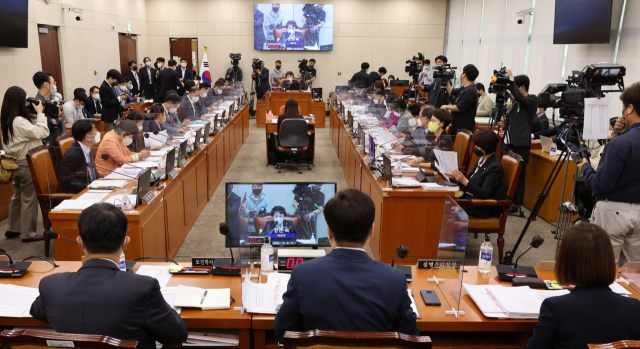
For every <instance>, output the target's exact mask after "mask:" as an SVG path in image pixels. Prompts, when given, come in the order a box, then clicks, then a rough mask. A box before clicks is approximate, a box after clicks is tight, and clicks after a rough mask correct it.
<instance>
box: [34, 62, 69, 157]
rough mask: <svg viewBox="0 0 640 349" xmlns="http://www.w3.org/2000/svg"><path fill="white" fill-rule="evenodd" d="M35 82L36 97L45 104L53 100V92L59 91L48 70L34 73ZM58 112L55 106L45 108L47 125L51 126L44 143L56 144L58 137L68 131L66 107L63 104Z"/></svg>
mask: <svg viewBox="0 0 640 349" xmlns="http://www.w3.org/2000/svg"><path fill="white" fill-rule="evenodd" d="M33 84H34V85H35V86H36V88H37V89H38V93H37V94H36V99H38V100H40V101H42V102H43V104H44V105H46V104H47V103H50V102H51V99H52V98H53V94H54V93H57V92H58V88H57V87H56V82H55V80H54V78H53V76H51V74H50V73H47V72H41V71H40V72H37V73H35V74H34V75H33ZM60 107H62V108H61V109H59V110H58V112H54V109H53V108H45V110H44V114H45V116H46V117H47V127H48V128H49V137H47V138H45V139H43V140H42V141H43V143H44V144H49V145H53V144H55V140H56V138H58V137H60V136H62V135H63V134H65V133H67V129H66V127H65V126H64V107H63V106H62V105H61V106H60Z"/></svg>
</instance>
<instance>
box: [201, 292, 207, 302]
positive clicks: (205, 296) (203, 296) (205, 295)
mask: <svg viewBox="0 0 640 349" xmlns="http://www.w3.org/2000/svg"><path fill="white" fill-rule="evenodd" d="M205 298H207V290H204V294H203V295H202V300H201V301H200V305H202V303H203V302H204V299H205Z"/></svg>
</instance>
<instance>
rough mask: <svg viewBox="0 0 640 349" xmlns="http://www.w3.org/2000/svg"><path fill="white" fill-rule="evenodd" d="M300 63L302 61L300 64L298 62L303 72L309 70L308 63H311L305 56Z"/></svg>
mask: <svg viewBox="0 0 640 349" xmlns="http://www.w3.org/2000/svg"><path fill="white" fill-rule="evenodd" d="M298 63H300V64H298V69H299V70H300V72H301V73H302V72H304V71H307V64H309V61H308V60H306V59H305V58H303V59H301V60H299V61H298Z"/></svg>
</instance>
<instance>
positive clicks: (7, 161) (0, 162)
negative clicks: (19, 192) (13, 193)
mask: <svg viewBox="0 0 640 349" xmlns="http://www.w3.org/2000/svg"><path fill="white" fill-rule="evenodd" d="M17 175H18V164H17V163H16V157H15V156H11V155H7V154H0V184H7V183H11V182H13V179H14V178H15V177H16V176H17Z"/></svg>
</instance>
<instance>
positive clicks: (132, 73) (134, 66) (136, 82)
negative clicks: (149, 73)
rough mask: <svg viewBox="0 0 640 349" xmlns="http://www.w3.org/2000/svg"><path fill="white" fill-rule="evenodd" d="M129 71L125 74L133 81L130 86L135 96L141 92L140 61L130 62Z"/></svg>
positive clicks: (130, 90)
mask: <svg viewBox="0 0 640 349" xmlns="http://www.w3.org/2000/svg"><path fill="white" fill-rule="evenodd" d="M129 69H130V70H129V71H128V72H127V74H126V75H125V77H126V78H127V80H129V81H130V83H131V85H132V86H131V88H129V92H131V94H132V95H133V96H137V95H139V94H140V86H141V84H140V75H139V74H138V63H137V62H136V61H130V62H129Z"/></svg>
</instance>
